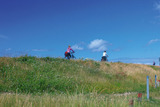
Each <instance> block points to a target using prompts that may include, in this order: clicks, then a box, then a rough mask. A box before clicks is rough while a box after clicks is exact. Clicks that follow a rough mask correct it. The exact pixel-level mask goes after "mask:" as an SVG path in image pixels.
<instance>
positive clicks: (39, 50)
mask: <svg viewBox="0 0 160 107" xmlns="http://www.w3.org/2000/svg"><path fill="white" fill-rule="evenodd" d="M32 51H35V52H44V51H48V50H47V49H32Z"/></svg>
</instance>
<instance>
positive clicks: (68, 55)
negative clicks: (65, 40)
mask: <svg viewBox="0 0 160 107" xmlns="http://www.w3.org/2000/svg"><path fill="white" fill-rule="evenodd" d="M71 51H72V52H73V53H74V50H73V49H72V48H71V46H70V45H69V46H68V48H67V51H66V52H65V57H67V58H68V59H70V57H71V54H70V53H71Z"/></svg>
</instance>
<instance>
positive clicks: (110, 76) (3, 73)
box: [0, 56, 160, 107]
mask: <svg viewBox="0 0 160 107" xmlns="http://www.w3.org/2000/svg"><path fill="white" fill-rule="evenodd" d="M147 75H149V76H150V93H158V92H159V90H158V89H159V88H157V89H155V88H154V76H155V75H157V77H158V78H159V77H160V72H159V67H157V66H149V65H140V64H125V63H105V62H96V61H93V60H65V59H61V58H51V57H45V58H37V57H31V56H22V57H15V58H9V57H0V92H1V93H2V94H1V97H0V101H1V102H3V103H1V104H2V105H9V106H10V105H14V106H16V105H22V106H23V104H24V105H25V106H52V104H54V105H55V106H57V107H58V106H64V105H63V104H65V105H67V102H68V105H67V106H86V107H91V106H96V105H100V106H103V105H105V106H106V105H109V106H113V107H114V106H116V104H117V105H118V106H120V104H119V103H120V102H121V103H122V101H123V102H125V103H124V104H122V106H120V107H124V106H128V100H129V98H128V97H124V98H119V99H121V100H118V99H117V98H118V97H113V98H110V97H109V98H108V96H106V94H111V95H113V94H119V93H126V92H142V93H145V92H146V76H147ZM8 93H13V94H8ZM14 93H16V94H14ZM44 93H47V94H45V95H44ZM91 93H94V94H93V95H94V96H93V95H92V94H91ZM95 93H96V94H95ZM156 95H157V94H153V95H151V97H152V98H153V99H154V100H155V99H158V98H159V97H158V96H156ZM23 97H24V98H23ZM43 98H44V99H43ZM55 98H56V99H55ZM4 99H5V100H4ZM16 99H17V100H16ZM45 99H47V101H48V102H46V101H45ZM57 99H59V100H57ZM74 99H75V100H74ZM83 99H84V100H83ZM99 99H101V100H99ZM110 99H112V100H110ZM154 100H153V101H154ZM38 102H41V103H38ZM156 102H157V101H156ZM72 103H73V105H71V104H72ZM112 103H113V104H112ZM47 104H48V105H47ZM111 104H112V105H111ZM144 104H148V102H144ZM149 104H151V103H150V102H149ZM96 107H97V106H96Z"/></svg>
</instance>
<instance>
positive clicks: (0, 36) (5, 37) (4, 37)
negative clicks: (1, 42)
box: [0, 35, 8, 39]
mask: <svg viewBox="0 0 160 107" xmlns="http://www.w3.org/2000/svg"><path fill="white" fill-rule="evenodd" d="M0 38H2V39H8V37H7V36H4V35H0Z"/></svg>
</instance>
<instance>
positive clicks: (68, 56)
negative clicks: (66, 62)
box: [65, 52, 76, 59]
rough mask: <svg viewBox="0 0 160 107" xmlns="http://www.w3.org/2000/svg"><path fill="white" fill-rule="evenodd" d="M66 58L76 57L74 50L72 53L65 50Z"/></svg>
mask: <svg viewBox="0 0 160 107" xmlns="http://www.w3.org/2000/svg"><path fill="white" fill-rule="evenodd" d="M65 58H66V59H76V57H75V56H74V52H70V53H66V52H65Z"/></svg>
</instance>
